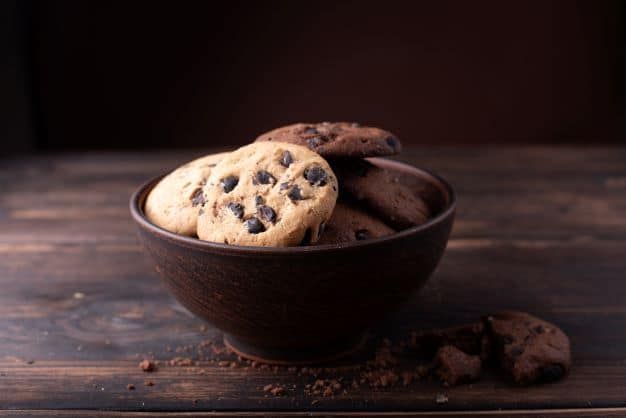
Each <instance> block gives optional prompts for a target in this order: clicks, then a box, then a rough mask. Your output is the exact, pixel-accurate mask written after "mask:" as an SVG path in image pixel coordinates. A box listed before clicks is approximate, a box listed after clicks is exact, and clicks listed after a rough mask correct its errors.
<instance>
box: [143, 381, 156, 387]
mask: <svg viewBox="0 0 626 418" xmlns="http://www.w3.org/2000/svg"><path fill="white" fill-rule="evenodd" d="M143 385H144V386H154V382H153V381H152V380H144V382H143Z"/></svg>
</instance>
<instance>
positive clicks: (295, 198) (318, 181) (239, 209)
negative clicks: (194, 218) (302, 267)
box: [198, 142, 338, 247]
mask: <svg viewBox="0 0 626 418" xmlns="http://www.w3.org/2000/svg"><path fill="white" fill-rule="evenodd" d="M203 192H204V199H205V201H206V203H205V204H204V207H203V209H202V210H201V212H200V215H199V218H198V237H199V238H200V239H203V240H207V241H214V242H219V243H225V244H232V245H255V246H274V247H285V246H291V245H299V244H301V243H303V241H304V242H311V243H313V242H316V241H317V240H318V238H319V236H320V233H319V230H320V226H321V225H323V224H325V223H327V222H328V220H329V219H330V216H331V214H332V212H333V209H334V207H335V203H336V200H337V194H338V186H337V179H336V177H335V174H334V172H333V170H332V169H331V168H330V166H329V165H328V163H327V162H326V160H324V159H323V158H322V157H320V155H319V154H316V153H315V152H313V151H311V150H309V149H307V148H305V147H302V146H299V145H294V144H287V143H279V142H257V143H254V144H251V145H247V146H245V147H242V148H239V149H238V150H236V151H234V152H232V153H230V154H229V155H227V156H226V157H224V158H223V159H222V160H221V161H220V162H219V164H218V165H217V166H216V167H215V168H214V169H213V171H212V173H211V176H210V177H209V179H208V181H207V184H206V186H205V187H204V190H203Z"/></svg>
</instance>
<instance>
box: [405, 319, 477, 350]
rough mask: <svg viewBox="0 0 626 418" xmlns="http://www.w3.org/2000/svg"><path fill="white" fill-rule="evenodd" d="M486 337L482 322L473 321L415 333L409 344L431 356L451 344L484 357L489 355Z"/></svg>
mask: <svg viewBox="0 0 626 418" xmlns="http://www.w3.org/2000/svg"><path fill="white" fill-rule="evenodd" d="M486 338H487V337H486V335H485V327H484V325H483V324H482V322H473V323H469V324H463V325H457V326H453V327H448V328H435V329H431V330H428V331H422V332H419V333H414V334H413V335H412V336H411V339H410V341H409V346H410V347H411V348H416V349H418V350H419V351H421V352H423V353H424V354H426V355H429V356H431V355H434V354H435V353H436V352H437V350H438V349H440V348H441V347H443V346H446V345H451V346H454V347H456V348H458V349H459V350H461V351H463V352H465V353H467V354H473V355H480V356H481V358H482V357H486V356H487V355H488V353H487V352H486V348H487V347H486V346H488V342H487V340H486Z"/></svg>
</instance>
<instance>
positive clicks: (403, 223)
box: [331, 159, 430, 229]
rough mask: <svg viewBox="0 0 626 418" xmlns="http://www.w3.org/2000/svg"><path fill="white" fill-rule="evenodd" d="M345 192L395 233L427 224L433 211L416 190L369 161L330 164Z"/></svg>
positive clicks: (342, 161)
mask: <svg viewBox="0 0 626 418" xmlns="http://www.w3.org/2000/svg"><path fill="white" fill-rule="evenodd" d="M331 165H332V167H333V170H334V171H335V173H336V174H337V178H338V179H339V185H340V187H341V188H342V190H343V191H344V192H345V193H346V194H348V195H349V196H351V197H352V198H354V199H356V200H357V201H359V202H361V203H363V204H365V205H366V206H367V207H369V208H370V209H372V210H373V211H374V212H375V213H376V214H378V216H380V218H381V219H382V220H383V221H384V222H385V223H387V224H388V225H389V226H392V227H394V228H396V229H404V228H409V227H412V226H416V225H421V224H423V223H424V222H426V221H427V220H428V217H429V216H430V209H429V207H428V205H427V204H426V202H425V201H424V200H423V199H422V198H421V197H420V196H419V190H415V189H414V188H412V187H410V186H409V185H408V184H405V183H404V182H403V181H401V178H400V177H399V176H398V175H396V174H394V173H393V172H391V171H389V170H387V169H384V168H381V167H377V166H375V165H374V164H372V163H370V162H369V161H367V160H363V159H353V160H335V161H332V162H331Z"/></svg>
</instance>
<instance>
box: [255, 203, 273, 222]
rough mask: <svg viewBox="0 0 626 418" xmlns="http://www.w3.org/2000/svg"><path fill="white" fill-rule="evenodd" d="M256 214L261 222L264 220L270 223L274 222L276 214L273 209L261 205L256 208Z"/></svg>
mask: <svg viewBox="0 0 626 418" xmlns="http://www.w3.org/2000/svg"><path fill="white" fill-rule="evenodd" d="M256 213H257V214H258V215H259V216H260V217H261V219H263V220H266V221H268V222H271V223H274V222H276V212H274V209H272V208H271V207H269V206H267V205H261V206H259V207H258V208H256Z"/></svg>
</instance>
